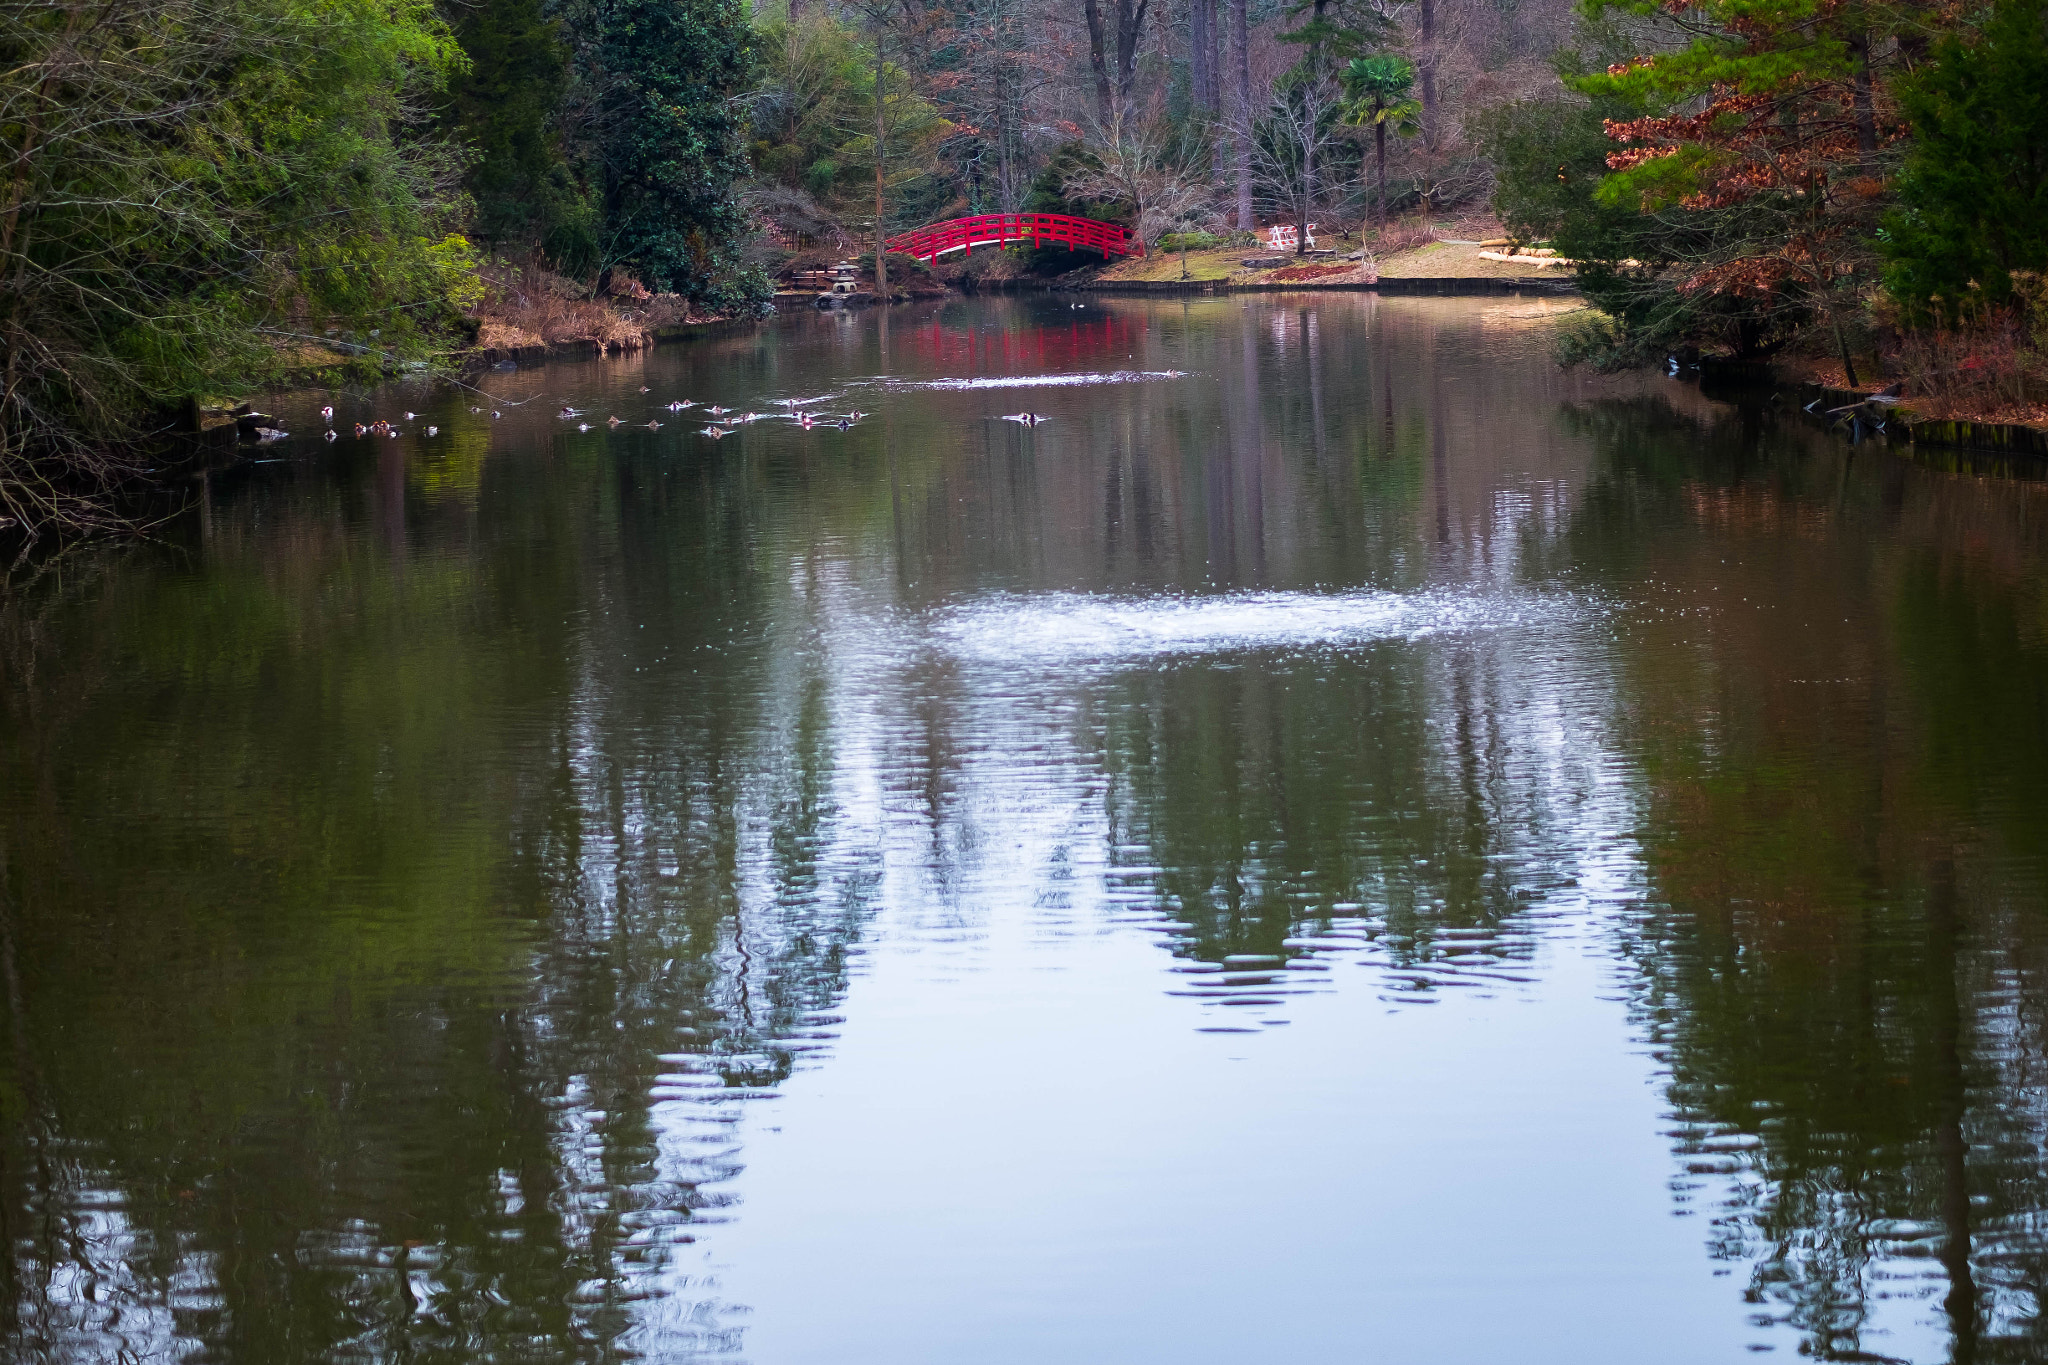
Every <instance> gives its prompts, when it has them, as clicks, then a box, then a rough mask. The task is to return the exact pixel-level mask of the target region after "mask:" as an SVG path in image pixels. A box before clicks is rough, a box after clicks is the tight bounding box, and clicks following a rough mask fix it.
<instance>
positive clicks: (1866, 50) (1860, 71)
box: [1849, 33, 1877, 163]
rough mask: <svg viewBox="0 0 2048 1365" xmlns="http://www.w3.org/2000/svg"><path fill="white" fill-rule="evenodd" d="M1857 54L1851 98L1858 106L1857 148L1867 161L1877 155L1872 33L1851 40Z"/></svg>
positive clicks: (1850, 45) (1852, 49)
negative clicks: (1871, 94)
mask: <svg viewBox="0 0 2048 1365" xmlns="http://www.w3.org/2000/svg"><path fill="white" fill-rule="evenodd" d="M1849 50H1850V51H1851V52H1854V53H1855V54H1856V77H1855V85H1854V86H1853V87H1852V89H1853V93H1852V95H1851V99H1852V101H1853V102H1854V104H1855V107H1856V150H1857V151H1859V152H1861V153H1862V154H1863V160H1864V161H1865V162H1866V163H1867V162H1868V161H1869V160H1870V159H1871V158H1872V157H1874V156H1876V155H1877V113H1876V110H1875V109H1873V108H1872V106H1871V100H1870V35H1869V34H1868V33H1858V34H1857V35H1856V36H1855V37H1853V38H1851V39H1850V40H1849Z"/></svg>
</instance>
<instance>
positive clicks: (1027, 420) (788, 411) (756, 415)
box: [275, 386, 1051, 441]
mask: <svg viewBox="0 0 2048 1365" xmlns="http://www.w3.org/2000/svg"><path fill="white" fill-rule="evenodd" d="M640 392H642V393H648V392H651V390H649V389H648V388H646V387H644V386H643V387H642V388H641V390H640ZM803 401H804V400H802V399H801V398H778V399H776V400H775V403H776V405H777V406H779V407H781V408H782V409H783V411H781V412H740V411H738V410H737V409H735V408H728V407H721V406H720V405H718V404H716V403H706V404H699V403H697V402H696V401H695V400H694V399H689V398H679V399H677V400H675V401H674V402H672V403H669V404H668V405H667V410H668V411H669V412H687V411H689V410H690V409H691V408H699V409H700V410H701V411H702V412H704V413H705V414H706V415H707V416H709V417H710V418H711V424H710V425H709V426H707V427H704V428H703V429H702V430H700V431H699V432H698V433H697V434H698V435H699V436H708V437H710V438H711V439H712V440H714V441H718V440H723V439H725V438H726V437H727V436H730V435H732V434H733V433H734V432H736V431H738V430H739V429H740V428H741V427H743V426H745V425H747V424H749V423H752V422H760V421H786V422H793V423H795V424H796V426H797V427H798V428H800V429H802V430H804V431H809V430H810V429H812V428H813V427H821V426H823V427H834V428H837V429H838V430H840V431H845V430H846V429H847V428H849V427H851V426H852V425H853V424H854V423H856V422H858V421H860V420H861V418H863V417H866V416H867V415H868V414H867V413H864V412H860V411H857V410H855V411H848V412H812V411H810V410H808V409H806V408H805V407H804V406H803ZM470 411H471V412H473V413H479V414H480V413H483V412H485V411H486V409H484V408H482V407H473V408H471V409H470ZM488 411H489V412H490V414H491V417H492V418H493V419H497V418H502V417H503V416H504V415H505V414H504V413H502V412H500V411H498V410H497V409H495V408H492V409H488ZM585 415H587V414H586V413H585V412H584V410H583V409H580V408H572V407H570V406H568V405H567V404H566V403H565V404H563V406H562V410H561V411H560V412H558V413H556V414H555V416H556V417H557V418H558V419H559V420H561V421H564V422H574V421H576V419H577V418H579V417H583V416H585ZM418 417H419V414H418V413H416V412H408V413H406V414H405V416H404V420H405V421H407V422H411V421H415V420H417V419H418ZM320 420H321V421H323V422H324V423H326V426H327V429H326V431H325V432H324V433H323V435H322V437H321V439H322V440H327V441H332V440H335V439H336V438H337V436H338V435H339V433H337V432H336V431H335V429H334V409H333V408H332V407H331V406H330V407H323V408H321V409H320ZM1002 420H1003V421H1005V422H1016V423H1019V424H1021V425H1023V426H1027V427H1035V426H1037V425H1038V424H1039V423H1041V422H1046V421H1050V420H1051V419H1050V418H1048V417H1046V416H1045V415H1044V414H1042V413H1036V412H1006V413H1003V414H1002ZM595 425H603V426H606V427H609V428H612V429H614V430H616V429H617V428H619V427H622V426H625V425H627V423H626V421H625V419H624V418H621V417H618V416H611V417H607V418H605V420H604V421H603V423H601V424H593V423H590V422H577V423H576V430H578V431H590V430H593V429H594V426H595ZM632 425H633V426H636V427H644V428H645V429H646V430H648V431H660V430H661V429H662V427H663V426H664V425H666V424H665V423H663V422H662V421H661V420H660V419H659V418H650V419H648V420H647V421H645V422H635V423H632ZM355 429H356V439H357V440H361V439H362V438H363V437H365V436H390V437H396V436H401V435H403V434H404V433H403V432H401V431H400V430H399V428H398V424H397V423H395V422H389V421H385V420H383V419H381V418H380V419H379V420H377V421H375V422H368V423H364V422H357V423H356V424H355ZM440 430H441V429H440V428H439V427H435V426H430V427H426V428H425V429H424V432H425V434H426V435H428V436H435V435H438V434H439V433H440ZM275 434H276V435H279V436H282V435H284V433H283V432H277V433H275Z"/></svg>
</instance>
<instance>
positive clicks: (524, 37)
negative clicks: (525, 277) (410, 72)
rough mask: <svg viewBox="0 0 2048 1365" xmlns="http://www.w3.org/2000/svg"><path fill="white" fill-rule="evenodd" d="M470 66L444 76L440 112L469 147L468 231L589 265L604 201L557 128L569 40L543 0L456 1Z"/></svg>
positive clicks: (501, 245) (575, 268)
mask: <svg viewBox="0 0 2048 1365" xmlns="http://www.w3.org/2000/svg"><path fill="white" fill-rule="evenodd" d="M455 32H456V37H457V38H458V39H459V40H460V42H461V44H462V49H463V51H464V52H465V53H466V54H467V55H468V57H469V60H470V67H469V70H468V71H466V72H463V73H461V74H459V75H458V76H457V77H456V78H455V79H454V80H453V81H452V82H450V86H449V97H450V98H449V105H448V113H447V122H448V124H449V125H450V126H451V128H452V129H453V130H454V132H455V133H456V135H457V136H459V137H460V138H461V139H462V140H464V141H465V142H467V143H468V144H469V146H470V148H471V150H472V152H473V154H474V156H475V161H474V163H473V164H472V165H471V167H470V170H469V175H468V178H467V188H468V190H469V193H470V197H471V198H472V199H473V200H474V201H475V206H476V207H475V216H474V222H473V226H474V231H475V234H476V236H477V238H478V239H479V240H480V241H481V242H483V244H484V245H485V246H486V247H488V248H489V249H491V250H494V251H497V250H504V249H506V248H517V247H524V246H534V245H538V246H540V247H542V248H543V249H544V250H545V251H546V252H547V254H548V255H549V256H550V257H551V258H552V259H554V261H555V262H556V263H557V264H558V265H560V266H561V267H562V268H564V269H566V270H569V271H572V272H579V273H580V272H584V271H588V270H591V269H594V268H595V266H596V263H597V240H598V234H599V232H600V230H601V217H602V211H601V207H600V205H599V204H598V202H597V195H596V193H595V191H594V189H593V187H592V186H591V185H590V184H589V183H588V180H587V177H585V176H584V175H582V174H581V173H579V170H578V168H577V167H576V166H575V165H573V164H572V163H571V160H570V158H569V155H568V153H567V151H566V150H565V148H564V139H563V135H562V103H563V99H564V96H565V95H566V93H567V91H568V89H569V85H570V48H569V45H568V43H567V42H566V41H565V40H564V38H563V35H562V32H561V21H560V19H558V18H552V17H549V16H548V15H547V14H545V13H544V12H543V10H542V5H541V0H491V2H490V3H486V4H483V5H480V6H478V7H476V8H474V9H465V10H462V11H460V18H459V20H458V22H457V26H456V30H455Z"/></svg>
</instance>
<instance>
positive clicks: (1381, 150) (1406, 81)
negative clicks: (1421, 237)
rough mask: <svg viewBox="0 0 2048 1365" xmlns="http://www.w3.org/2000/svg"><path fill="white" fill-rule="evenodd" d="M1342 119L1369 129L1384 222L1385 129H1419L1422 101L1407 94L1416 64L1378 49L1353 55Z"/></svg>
mask: <svg viewBox="0 0 2048 1365" xmlns="http://www.w3.org/2000/svg"><path fill="white" fill-rule="evenodd" d="M1342 79H1343V82H1344V94H1345V96H1346V99H1345V101H1344V116H1343V117H1344V122H1346V123H1348V124H1351V125H1352V126H1354V127H1359V128H1370V129H1372V135H1373V142H1374V144H1375V155H1376V158H1377V160H1378V162H1379V179H1380V226H1381V227H1385V226H1386V225H1387V130H1388V129H1389V128H1392V129H1393V130H1394V135H1395V136H1396V137H1412V136H1413V135H1415V134H1416V133H1418V132H1420V131H1422V122H1421V120H1422V105H1421V104H1419V103H1417V102H1416V100H1415V99H1414V98H1413V97H1412V96H1410V95H1409V93H1408V92H1409V91H1410V90H1411V89H1413V88H1414V86H1415V68H1414V67H1413V66H1412V65H1410V64H1409V62H1408V61H1407V59H1406V58H1403V57H1396V56H1394V55H1393V54H1392V53H1387V52H1379V53H1375V54H1373V55H1372V56H1370V57H1353V58H1352V59H1351V64H1350V65H1349V66H1347V67H1345V68H1344V75H1343V78H1342Z"/></svg>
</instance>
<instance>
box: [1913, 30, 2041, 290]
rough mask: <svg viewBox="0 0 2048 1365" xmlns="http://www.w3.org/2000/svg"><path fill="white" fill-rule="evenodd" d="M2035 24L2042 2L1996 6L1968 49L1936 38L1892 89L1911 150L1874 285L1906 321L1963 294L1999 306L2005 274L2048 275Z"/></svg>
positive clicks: (2007, 278)
mask: <svg viewBox="0 0 2048 1365" xmlns="http://www.w3.org/2000/svg"><path fill="white" fill-rule="evenodd" d="M2043 24H2044V5H2043V3H2042V0H2005V2H2004V3H2001V4H2000V5H1999V6H1998V8H1997V10H1996V11H1995V12H1994V13H1993V15H1992V17H1991V19H1990V21H1989V22H1988V23H1987V24H1986V25H1985V27H1984V31H1983V35H1982V37H1981V38H1980V39H1979V40H1978V41H1977V42H1975V43H1966V42H1964V41H1963V40H1962V39H1960V38H1954V37H1952V38H1949V39H1947V40H1945V41H1944V42H1942V43H1941V44H1940V45H1939V46H1938V47H1937V48H1936V50H1935V60H1934V62H1933V63H1932V64H1931V65H1929V66H1927V67H1925V68H1923V69H1922V70H1921V71H1919V72H1917V73H1915V74H1914V75H1912V76H1911V77H1909V78H1907V79H1906V80H1904V81H1902V82H1901V83H1900V88H1899V102H1900V106H1901V108H1902V109H1903V111H1904V113H1905V115H1906V117H1907V118H1908V119H1909V120H1911V122H1912V126H1913V132H1914V144H1913V148H1912V150H1911V151H1910V152H1909V153H1908V154H1907V157H1906V163H1905V167H1904V169H1903V171H1902V173H1901V175H1900V177H1899V204H1898V207H1897V208H1896V209H1894V210H1893V212H1892V213H1891V214H1890V215H1889V216H1888V217H1887V218H1886V220H1885V228H1884V238H1883V241H1884V246H1883V249H1884V254H1885V256H1886V259H1887V262H1888V264H1887V269H1886V271H1885V285H1886V287H1887V289H1888V290H1889V291H1890V292H1891V294H1892V296H1893V297H1894V298H1896V299H1897V300H1899V301H1900V303H1902V304H1903V305H1904V306H1905V307H1906V309H1907V310H1908V313H1909V315H1913V314H1918V315H1925V314H1928V313H1934V314H1952V313H1953V312H1954V309H1955V307H1956V306H1957V305H1959V304H1960V303H1961V301H1963V300H1964V299H1966V298H1969V297H1971V296H1972V291H1973V290H1981V291H1982V294H1981V295H1980V296H1979V297H1981V298H1983V299H1984V300H1986V301H1988V302H1991V303H1998V302H2002V301H2004V300H2006V299H2008V298H2010V297H2011V296H2012V278H2011V277H2012V272H2014V271H2018V270H2041V269H2044V268H2048V30H2044V27H2043ZM1936 300H1940V302H1936ZM1943 304H1946V305H1948V306H1947V307H1943V306H1942V305H1943Z"/></svg>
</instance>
